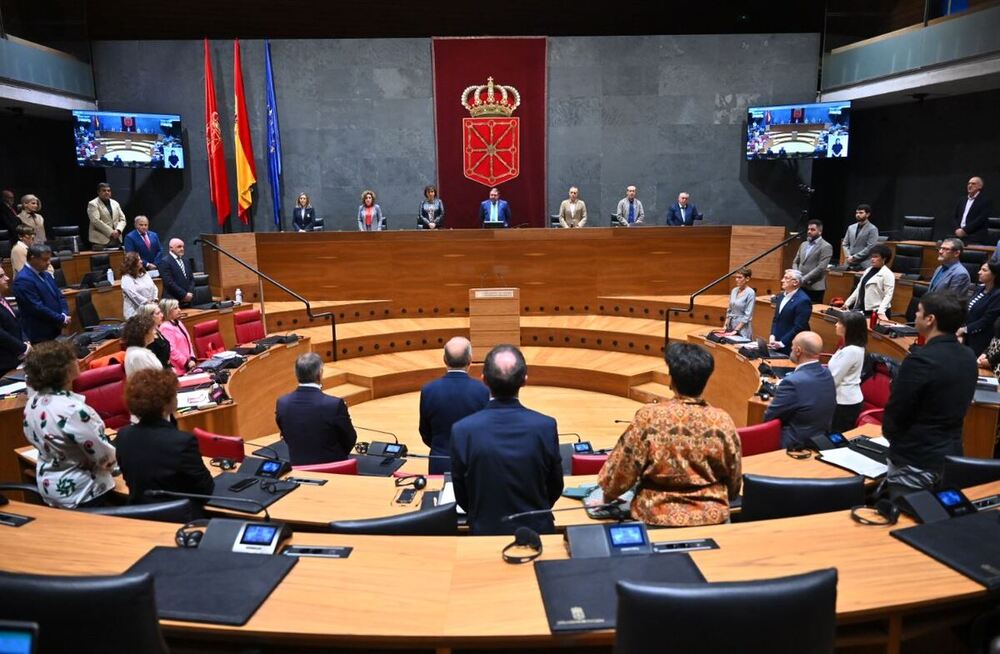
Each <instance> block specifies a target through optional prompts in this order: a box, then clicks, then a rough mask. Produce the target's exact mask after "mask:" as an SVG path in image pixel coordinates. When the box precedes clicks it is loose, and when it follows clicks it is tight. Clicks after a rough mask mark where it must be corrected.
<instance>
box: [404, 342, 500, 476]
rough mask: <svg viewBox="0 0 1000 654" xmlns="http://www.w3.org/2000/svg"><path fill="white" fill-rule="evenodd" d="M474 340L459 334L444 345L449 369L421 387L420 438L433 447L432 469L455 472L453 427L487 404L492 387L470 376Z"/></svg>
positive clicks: (433, 470)
mask: <svg viewBox="0 0 1000 654" xmlns="http://www.w3.org/2000/svg"><path fill="white" fill-rule="evenodd" d="M471 364H472V343H470V342H469V339H467V338H462V337H461V336H456V337H455V338H453V339H451V340H450V341H448V342H447V343H446V344H445V346H444V365H445V366H447V368H448V371H447V372H446V373H445V374H444V377H441V378H439V379H435V380H434V381H432V382H430V383H428V384H427V385H425V386H424V387H423V388H421V389H420V439H421V440H422V441H424V443H426V444H427V447H429V448H431V456H432V457H442V458H432V459H431V460H430V463H429V465H428V472H430V473H431V474H432V475H440V474H444V473H446V472H451V459H450V458H448V457H449V452H450V447H451V427H452V425H454V424H455V423H456V422H458V421H459V420H461V419H462V418H464V417H466V416H471V415H472V414H473V413H476V412H477V411H481V410H483V409H484V408H486V405H487V404H488V403H489V401H490V391H489V389H488V388H486V385H485V384H483V382H481V381H479V380H478V379H472V378H471V377H469V366H470V365H471Z"/></svg>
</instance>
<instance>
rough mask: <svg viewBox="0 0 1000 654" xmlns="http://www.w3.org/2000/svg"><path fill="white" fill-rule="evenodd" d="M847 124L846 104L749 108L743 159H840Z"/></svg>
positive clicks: (847, 137) (843, 155)
mask: <svg viewBox="0 0 1000 654" xmlns="http://www.w3.org/2000/svg"><path fill="white" fill-rule="evenodd" d="M850 124H851V103H850V101H843V102H820V103H814V104H807V103H803V104H782V105H773V106H770V107H750V108H749V109H747V143H746V146H747V160H750V161H753V160H759V159H844V158H846V157H847V154H848V151H849V150H850V147H849V141H850Z"/></svg>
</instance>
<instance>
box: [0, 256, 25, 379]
mask: <svg viewBox="0 0 1000 654" xmlns="http://www.w3.org/2000/svg"><path fill="white" fill-rule="evenodd" d="M9 286H10V278H9V277H7V273H6V272H4V271H3V269H2V268H0V377H2V376H3V375H5V374H7V373H8V372H10V371H11V370H13V369H14V368H16V367H18V366H19V365H20V364H21V361H23V360H24V357H25V356H26V355H27V354H28V352H30V351H31V344H30V343H28V342H26V341H25V340H24V337H23V336H22V335H21V324H20V323H19V322H17V315H16V314H15V313H14V310H13V309H12V308H11V306H10V304H8V303H7V299H6V298H7V291H8V290H9Z"/></svg>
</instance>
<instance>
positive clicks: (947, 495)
mask: <svg viewBox="0 0 1000 654" xmlns="http://www.w3.org/2000/svg"><path fill="white" fill-rule="evenodd" d="M937 496H938V499H939V500H941V504H943V505H944V506H945V507H946V508H951V507H953V506H958V505H959V504H961V503H962V496H961V495H960V494H959V492H958V491H954V490H943V491H938V493H937Z"/></svg>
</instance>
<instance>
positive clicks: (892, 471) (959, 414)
mask: <svg viewBox="0 0 1000 654" xmlns="http://www.w3.org/2000/svg"><path fill="white" fill-rule="evenodd" d="M963 322H965V302H964V300H963V299H961V298H959V297H958V296H957V295H955V294H954V293H951V292H949V291H941V292H934V291H929V292H927V293H925V294H924V295H923V296H922V297H921V298H920V301H919V303H918V304H917V318H916V320H915V321H914V327H916V329H917V333H918V334H920V335H921V336H923V337H924V339H925V343H924V346H923V347H921V348H920V349H918V350H916V351H914V352H912V353H911V354H910V355H909V356H907V357H906V358H905V359H903V363H902V365H900V367H899V372H898V373H896V378H895V379H894V380H893V382H892V389H891V390H890V392H889V402H888V403H887V404H886V405H885V417H884V418H883V422H882V434H883V435H885V437H886V439H887V440H888V441H889V471H888V473H886V477H885V481H886V485H887V488H888V491H889V496H890V498H892V499H895V498H897V497H900V496H902V495H906V494H907V493H913V492H915V491H918V490H921V489H928V490H930V489H932V488H934V487H935V486H937V484H938V482H939V481H940V479H941V471H942V469H943V468H944V458H945V457H946V456H948V455H950V454H953V455H957V456H961V455H962V451H963V450H962V424H963V421H964V420H965V413H966V411H968V410H969V405H970V404H971V403H972V398H973V396H974V395H975V393H976V380H977V379H978V374H979V373H978V371H977V369H976V355H975V354H974V353H973V351H972V350H971V349H970V348H967V347H965V346H964V345H962V344H961V343H959V342H958V339H957V338H955V331H956V330H958V328H959V327H961V326H962V323H963Z"/></svg>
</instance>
